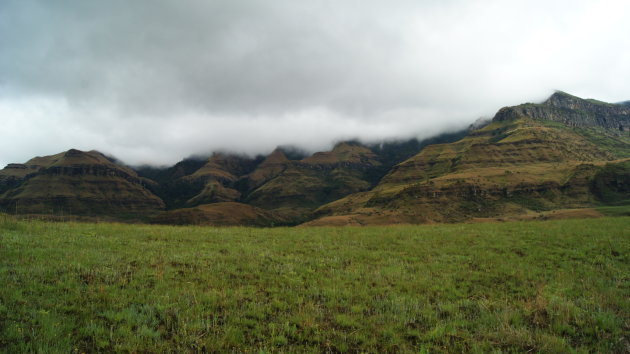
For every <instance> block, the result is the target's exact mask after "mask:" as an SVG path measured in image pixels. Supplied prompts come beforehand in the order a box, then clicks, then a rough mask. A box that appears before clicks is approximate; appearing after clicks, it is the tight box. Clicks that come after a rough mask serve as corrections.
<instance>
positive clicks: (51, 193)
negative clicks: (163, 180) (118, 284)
mask: <svg viewBox="0 0 630 354" xmlns="http://www.w3.org/2000/svg"><path fill="white" fill-rule="evenodd" d="M151 183H153V182H152V181H150V180H146V179H143V178H141V177H139V176H138V175H137V174H136V172H134V171H133V170H131V169H129V168H127V167H125V166H121V165H118V164H116V163H114V162H112V161H111V160H110V159H109V158H108V157H106V156H105V155H103V154H101V153H99V152H97V151H90V152H83V151H79V150H74V149H73V150H68V151H66V152H63V153H60V154H56V155H51V156H45V157H36V158H33V159H31V160H29V161H28V162H26V163H24V164H9V165H8V166H7V167H5V168H4V169H2V170H0V192H1V194H0V208H1V209H2V210H4V211H8V212H11V213H20V214H45V215H51V216H55V215H79V216H98V217H110V218H116V219H144V218H146V217H147V216H148V215H153V214H156V213H157V212H159V211H160V210H161V209H163V207H164V203H163V202H162V200H160V198H158V197H156V196H155V195H154V194H152V193H151V192H150V191H149V190H148V189H147V188H146V186H147V185H148V184H151Z"/></svg>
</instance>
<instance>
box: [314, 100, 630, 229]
mask: <svg viewBox="0 0 630 354" xmlns="http://www.w3.org/2000/svg"><path fill="white" fill-rule="evenodd" d="M628 123H630V112H629V111H627V109H626V108H623V107H621V106H619V105H611V104H607V103H601V102H598V101H594V100H589V101H587V100H581V99H579V98H576V97H574V96H570V95H567V94H564V93H556V94H554V95H553V96H552V97H550V99H548V100H547V101H545V102H544V103H542V104H539V105H533V104H526V105H520V106H516V107H507V108H503V109H501V110H500V111H499V112H498V113H497V115H496V116H495V118H494V119H493V121H492V123H491V124H489V125H487V126H485V127H483V128H481V129H478V130H475V131H472V132H471V133H470V134H468V136H466V137H465V138H463V139H461V140H459V141H457V142H455V143H450V144H438V145H431V146H427V147H425V148H424V149H423V150H422V151H421V152H420V153H419V154H417V155H416V156H414V157H412V158H410V159H408V160H406V161H404V162H402V163H400V164H399V165H397V166H395V167H394V168H393V169H392V170H391V171H390V173H389V174H388V175H387V176H385V177H384V178H383V179H382V180H381V182H380V183H379V184H378V186H376V187H375V188H374V189H373V190H371V191H368V192H364V193H358V194H353V195H350V196H347V197H345V198H343V199H341V200H337V201H334V202H332V203H330V204H328V205H325V206H323V207H321V208H319V209H318V210H317V214H318V215H319V216H324V217H327V218H328V220H330V222H331V223H340V222H342V223H343V222H344V220H345V222H348V223H354V222H359V223H387V222H388V221H392V222H412V223H417V222H431V221H438V222H444V221H461V220H466V219H469V218H472V217H490V216H502V215H510V214H518V213H527V212H532V211H534V212H536V211H543V210H551V209H558V208H575V207H584V206H589V205H596V204H598V203H608V202H610V201H611V199H610V195H616V196H617V197H615V198H617V199H619V200H626V199H630V197H629V196H628V195H627V193H628V192H627V190H628V186H627V185H626V182H625V181H626V180H627V176H628V174H629V172H628V171H629V170H630V169H629V168H628V164H627V163H625V162H623V161H622V160H619V159H623V158H626V157H628V156H630V134H629V133H628V132H627V130H626V129H625V128H623V127H626V126H628ZM620 127H622V128H620ZM603 171H616V174H615V176H617V177H616V178H612V179H611V177H610V175H609V176H608V179H607V180H608V181H609V182H611V181H614V183H612V182H611V183H608V186H609V187H607V189H606V190H607V191H608V194H609V196H608V197H603V196H602V195H601V194H598V193H596V191H595V186H596V185H597V184H598V183H599V182H598V181H601V180H602V179H606V178H604V177H603V176H604V175H605V174H603ZM617 182H619V183H617ZM320 223H321V221H320Z"/></svg>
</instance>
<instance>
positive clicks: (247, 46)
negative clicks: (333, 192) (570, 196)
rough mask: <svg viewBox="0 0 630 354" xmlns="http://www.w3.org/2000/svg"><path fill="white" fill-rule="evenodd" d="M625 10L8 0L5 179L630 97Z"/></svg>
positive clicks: (324, 145) (4, 9) (455, 0)
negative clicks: (58, 162)
mask: <svg viewBox="0 0 630 354" xmlns="http://www.w3.org/2000/svg"><path fill="white" fill-rule="evenodd" d="M627 13H630V3H628V2H624V1H611V0H608V1H600V2H596V3H594V2H589V1H551V2H550V1H539V0H535V1H512V2H509V3H507V2H503V1H490V0H482V1H474V2H471V1H461V0H449V1H424V2H416V1H400V2H396V4H395V5H392V4H385V3H380V2H377V1H361V2H357V1H349V2H343V3H341V2H330V1H314V2H309V3H307V4H304V3H295V2H273V3H271V2H265V1H262V0H260V1H247V2H244V1H225V0H220V1H213V2H206V1H201V0H184V1H178V2H170V1H166V0H154V1H148V0H141V1H135V2H133V3H132V4H130V3H128V2H123V1H109V2H89V3H86V2H82V1H79V0H72V1H70V0H66V1H57V2H54V3H52V2H49V1H44V0H26V1H17V0H7V1H3V2H2V3H0V45H1V46H2V48H3V55H2V56H0V117H2V123H3V124H2V129H0V149H1V150H2V154H0V165H2V166H0V167H3V166H4V165H6V164H7V163H12V162H18V163H21V162H25V161H27V160H28V159H30V158H32V157H34V156H37V155H39V156H42V155H50V154H54V153H58V152H61V151H65V150H68V149H70V148H77V149H81V150H92V149H94V150H99V151H101V152H103V153H106V154H108V155H112V156H115V157H116V158H118V159H121V160H122V161H123V162H125V163H127V164H130V165H141V164H153V165H171V164H173V163H175V162H177V161H179V160H181V159H183V158H185V157H188V156H191V155H208V154H210V153H211V152H212V151H217V150H225V151H231V152H235V153H244V154H249V155H255V154H265V153H269V152H271V151H272V150H273V149H274V148H275V147H276V146H279V145H292V146H297V147H299V148H302V149H305V150H307V151H310V152H312V151H320V150H327V149H329V148H330V147H331V146H332V144H333V143H334V142H337V141H341V140H347V139H359V140H361V141H365V142H375V141H380V140H392V139H407V138H413V137H416V138H419V139H423V138H427V137H430V136H434V135H436V134H440V133H442V132H445V131H454V130H457V129H461V128H465V127H467V126H468V125H469V124H471V123H472V122H474V121H475V120H476V119H478V118H479V117H492V116H493V115H494V113H495V112H496V111H497V110H498V109H500V108H501V107H503V106H509V105H516V104H520V103H524V102H540V101H542V100H544V99H545V98H546V97H547V96H549V95H551V94H552V93H553V92H554V91H555V90H562V91H565V92H568V93H571V94H574V95H577V96H580V97H583V98H596V99H599V100H603V101H607V102H620V101H626V100H629V99H630V81H628V80H624V79H625V78H627V77H630V67H629V66H628V65H627V63H628V62H630V37H629V36H628V35H627V34H628V33H630V23H628V22H627V21H626V19H625V14H627Z"/></svg>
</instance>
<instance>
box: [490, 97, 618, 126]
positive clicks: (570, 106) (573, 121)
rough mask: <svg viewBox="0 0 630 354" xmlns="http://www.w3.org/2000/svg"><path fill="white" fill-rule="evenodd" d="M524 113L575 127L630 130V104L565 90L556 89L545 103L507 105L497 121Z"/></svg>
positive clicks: (510, 118)
mask: <svg viewBox="0 0 630 354" xmlns="http://www.w3.org/2000/svg"><path fill="white" fill-rule="evenodd" d="M521 117H529V118H532V119H537V120H547V121H553V122H559V123H563V124H566V125H568V126H573V127H600V128H604V129H608V130H613V131H614V130H617V131H624V132H628V131H630V107H629V106H628V105H625V104H611V103H606V102H601V101H597V100H592V99H589V100H585V99H582V98H579V97H575V96H572V95H569V94H567V93H564V92H556V93H554V94H553V95H552V96H551V97H549V98H548V99H547V100H546V101H545V102H543V103H541V104H533V103H526V104H522V105H518V106H514V107H504V108H502V109H501V110H499V112H498V113H497V114H496V115H495V117H494V120H495V121H506V120H512V119H516V118H521Z"/></svg>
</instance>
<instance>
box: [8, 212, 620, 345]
mask: <svg viewBox="0 0 630 354" xmlns="http://www.w3.org/2000/svg"><path fill="white" fill-rule="evenodd" d="M0 284H1V285H2V286H1V287H0V351H2V352H8V353H19V352H66V353H68V352H98V351H103V352H111V351H117V352H205V351H207V352H214V351H221V352H225V351H237V352H243V351H246V352H346V351H347V352H423V351H424V352H446V351H448V352H462V351H466V352H491V351H503V352H568V351H577V352H592V351H596V352H628V351H630V217H616V218H602V219H590V220H561V221H538V222H515V223H501V224H491V223H487V224H456V225H427V226H392V227H365V228H351V227H347V228H273V229H253V228H209V227H166V226H148V225H123V224H81V223H45V222H36V221H16V220H14V219H12V218H10V217H6V216H0Z"/></svg>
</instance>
